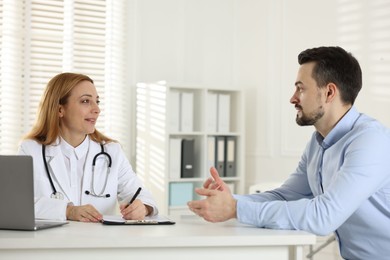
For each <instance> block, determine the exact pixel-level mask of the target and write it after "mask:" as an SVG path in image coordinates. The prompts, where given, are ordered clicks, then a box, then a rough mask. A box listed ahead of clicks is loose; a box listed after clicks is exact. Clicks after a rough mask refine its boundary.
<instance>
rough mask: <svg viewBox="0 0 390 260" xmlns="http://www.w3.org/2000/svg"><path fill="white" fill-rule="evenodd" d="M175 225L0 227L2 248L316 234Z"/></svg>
mask: <svg viewBox="0 0 390 260" xmlns="http://www.w3.org/2000/svg"><path fill="white" fill-rule="evenodd" d="M172 219H173V220H174V221H176V224H175V225H148V226H131V225H127V226H106V225H103V224H100V223H80V222H70V223H69V224H67V225H65V226H61V227H56V228H51V229H45V230H40V231H12V230H0V250H1V249H38V248H41V249H50V248H56V249H68V248H146V247H147V248H159V247H165V248H166V247H174V248H178V247H215V246H220V247H221V246H222V247H240V246H278V245H287V246H288V245H310V244H314V243H315V241H316V237H315V235H313V234H309V233H307V232H303V231H293V230H270V229H262V228H256V227H253V226H247V225H242V224H239V223H238V222H237V221H235V220H232V221H228V222H224V223H209V222H206V221H204V220H202V219H200V218H198V217H197V216H181V217H178V218H172Z"/></svg>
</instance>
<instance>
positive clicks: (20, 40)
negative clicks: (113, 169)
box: [0, 0, 131, 154]
mask: <svg viewBox="0 0 390 260" xmlns="http://www.w3.org/2000/svg"><path fill="white" fill-rule="evenodd" d="M126 2H127V1H126V0H106V1H104V0H90V1H77V0H44V1H43V0H41V1H38V0H26V1H14V0H0V47H1V48H0V153H1V154H12V153H15V152H16V150H17V145H18V142H19V141H20V139H21V137H22V136H23V135H24V134H25V133H26V132H27V131H29V130H30V129H31V127H32V125H33V123H34V121H35V119H36V111H37V109H38V106H39V101H40V98H41V95H42V93H43V90H44V88H45V86H46V84H47V82H48V81H49V80H50V78H52V77H53V76H54V75H56V74H58V73H61V72H76V73H84V74H87V75H88V76H90V77H91V78H92V79H93V80H94V82H95V86H96V88H97V91H98V94H99V96H100V100H101V105H100V107H101V110H102V113H101V115H100V117H99V121H98V123H97V128H98V129H99V130H100V131H102V132H104V133H105V134H107V135H108V136H110V137H112V138H114V139H117V140H118V141H120V142H121V143H122V144H124V148H127V146H126V145H127V144H128V143H129V142H130V136H131V135H130V134H129V132H128V130H129V122H130V118H128V116H129V114H130V113H129V110H130V105H129V102H128V100H129V99H130V97H129V95H130V91H129V86H126V72H125V68H126V66H125V61H126V37H125V36H126V22H125V12H126ZM127 149H128V151H129V150H130V149H129V148H127Z"/></svg>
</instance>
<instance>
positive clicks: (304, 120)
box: [295, 106, 325, 126]
mask: <svg viewBox="0 0 390 260" xmlns="http://www.w3.org/2000/svg"><path fill="white" fill-rule="evenodd" d="M301 113H302V116H301V117H299V115H298V114H297V117H296V118H295V121H296V122H297V124H298V125H300V126H307V125H314V124H315V123H316V122H317V121H318V119H320V118H321V117H322V116H323V115H324V113H325V112H324V110H323V108H322V106H320V107H318V109H317V110H316V111H314V112H312V113H310V114H309V115H306V114H305V113H304V112H303V110H302V108H301Z"/></svg>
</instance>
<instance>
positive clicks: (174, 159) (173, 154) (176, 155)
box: [169, 138, 182, 179]
mask: <svg viewBox="0 0 390 260" xmlns="http://www.w3.org/2000/svg"><path fill="white" fill-rule="evenodd" d="M181 141H182V139H181V138H171V139H169V177H170V178H171V179H180V176H181Z"/></svg>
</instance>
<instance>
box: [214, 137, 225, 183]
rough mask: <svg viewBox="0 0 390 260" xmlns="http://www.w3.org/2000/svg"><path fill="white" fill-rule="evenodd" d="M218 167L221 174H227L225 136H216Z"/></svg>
mask: <svg viewBox="0 0 390 260" xmlns="http://www.w3.org/2000/svg"><path fill="white" fill-rule="evenodd" d="M215 138H216V146H215V148H216V153H215V158H216V168H217V171H218V173H219V175H220V176H225V157H226V156H225V152H226V149H225V137H224V136H216V137H215Z"/></svg>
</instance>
